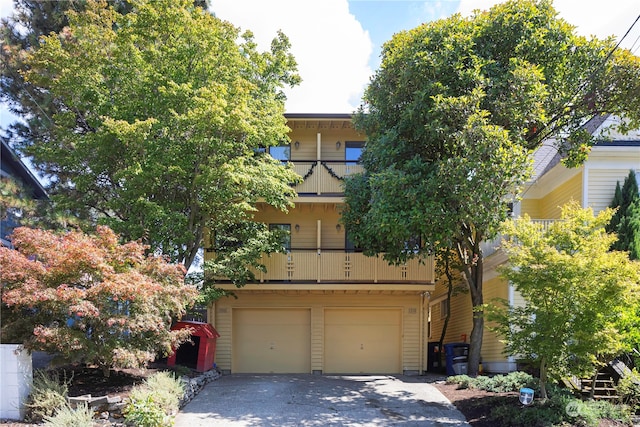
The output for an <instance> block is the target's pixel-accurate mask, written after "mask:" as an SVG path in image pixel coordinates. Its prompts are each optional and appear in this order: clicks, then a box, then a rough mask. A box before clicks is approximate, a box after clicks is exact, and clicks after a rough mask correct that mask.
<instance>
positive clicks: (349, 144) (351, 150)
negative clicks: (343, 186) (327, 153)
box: [344, 141, 364, 164]
mask: <svg viewBox="0 0 640 427" xmlns="http://www.w3.org/2000/svg"><path fill="white" fill-rule="evenodd" d="M363 148H364V141H346V142H345V149H344V159H345V160H346V161H347V164H356V163H358V162H359V161H360V157H361V156H362V149H363Z"/></svg>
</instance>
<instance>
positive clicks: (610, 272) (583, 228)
mask: <svg viewBox="0 0 640 427" xmlns="http://www.w3.org/2000/svg"><path fill="white" fill-rule="evenodd" d="M612 214H613V212H612V211H611V210H605V211H602V212H601V213H600V214H599V215H598V216H594V215H593V212H592V210H591V209H581V208H580V206H579V205H578V204H577V203H575V202H574V203H570V204H568V205H566V206H565V207H564V208H563V209H562V219H561V220H559V221H556V222H554V223H553V224H551V225H550V226H549V228H548V229H547V230H544V229H543V228H542V226H541V225H540V224H538V223H535V222H532V221H530V220H529V218H528V217H525V218H524V219H522V220H517V221H510V222H507V223H505V230H504V231H505V235H507V236H509V237H508V238H507V239H505V240H504V241H503V245H502V247H503V249H504V250H505V251H506V253H507V255H508V257H509V262H508V264H507V265H506V266H504V267H503V268H502V269H501V273H502V274H503V275H504V277H505V278H506V279H508V280H509V282H510V283H512V284H513V286H514V287H515V289H516V290H517V291H518V292H520V294H521V295H522V296H523V298H524V299H525V300H526V301H527V304H526V305H524V306H522V307H509V306H506V305H494V306H493V307H492V308H491V310H490V312H489V314H490V316H489V319H490V320H494V321H496V322H497V324H498V326H497V327H496V331H497V332H498V333H499V334H500V335H501V336H502V337H503V338H504V340H505V352H506V353H507V354H518V355H519V356H520V357H522V358H525V359H528V360H532V361H533V362H534V363H536V364H538V365H539V367H540V381H541V392H542V396H543V397H545V393H546V391H545V385H546V382H547V374H548V375H549V376H550V377H552V378H560V377H562V376H564V375H578V376H580V375H584V374H587V373H590V372H591V371H592V370H593V367H594V365H595V366H601V365H602V364H604V363H606V362H608V361H610V360H611V359H612V358H613V357H615V356H616V355H618V354H620V353H621V352H623V351H625V350H629V349H630V348H631V347H632V346H633V345H634V341H635V338H636V337H635V336H636V334H637V332H632V331H633V329H634V328H633V327H632V326H631V325H633V324H635V325H637V313H638V286H639V284H640V264H639V263H637V262H634V261H630V260H629V258H628V257H627V255H626V253H624V252H611V251H609V250H608V249H609V247H610V245H611V243H612V242H613V240H614V239H615V236H612V235H610V234H608V233H607V232H606V231H605V225H606V224H607V223H608V222H609V220H610V218H611V215H612Z"/></svg>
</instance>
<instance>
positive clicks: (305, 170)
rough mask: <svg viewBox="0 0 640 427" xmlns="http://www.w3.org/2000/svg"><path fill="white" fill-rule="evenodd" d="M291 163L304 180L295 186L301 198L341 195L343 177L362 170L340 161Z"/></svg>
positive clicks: (357, 166) (297, 161)
mask: <svg viewBox="0 0 640 427" xmlns="http://www.w3.org/2000/svg"><path fill="white" fill-rule="evenodd" d="M292 163H293V169H294V170H295V171H296V173H297V174H298V175H300V176H302V177H303V178H304V181H303V182H301V183H300V184H298V185H296V186H295V189H296V191H297V192H298V194H299V195H301V196H304V195H317V196H320V195H336V194H342V193H344V190H343V188H342V181H343V180H344V177H345V176H348V175H352V174H354V173H358V172H362V171H363V170H364V168H363V167H362V165H360V164H356V163H354V162H346V161H340V160H317V161H315V160H312V161H301V160H296V161H294V162H292Z"/></svg>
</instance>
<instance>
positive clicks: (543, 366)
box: [540, 358, 547, 400]
mask: <svg viewBox="0 0 640 427" xmlns="http://www.w3.org/2000/svg"><path fill="white" fill-rule="evenodd" d="M540 398H541V399H542V400H547V361H546V360H545V359H544V358H542V360H541V361H540Z"/></svg>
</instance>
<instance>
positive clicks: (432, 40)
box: [344, 0, 640, 374]
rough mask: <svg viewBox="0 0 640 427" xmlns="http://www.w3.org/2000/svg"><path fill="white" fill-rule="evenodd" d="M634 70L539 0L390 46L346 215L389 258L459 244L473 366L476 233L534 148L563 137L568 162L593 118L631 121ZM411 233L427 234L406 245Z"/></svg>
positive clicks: (494, 222) (478, 267)
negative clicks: (412, 247) (416, 246)
mask: <svg viewBox="0 0 640 427" xmlns="http://www.w3.org/2000/svg"><path fill="white" fill-rule="evenodd" d="M638 73H640V61H639V60H638V58H637V57H635V56H633V55H632V54H631V53H630V52H628V51H622V50H614V43H613V40H605V41H601V40H597V39H592V40H587V39H585V38H583V37H579V36H577V35H576V34H575V33H574V27H572V26H570V25H569V24H567V23H566V22H565V21H563V20H562V19H559V18H558V17H557V13H556V12H555V10H554V9H553V7H552V6H551V2H550V1H545V0H541V1H530V0H529V1H527V0H522V1H508V2H505V3H503V4H500V5H497V6H495V7H493V8H492V9H491V10H489V11H487V12H481V11H478V12H476V13H475V14H474V15H473V16H471V17H470V18H463V17H462V16H460V15H454V16H452V17H450V18H447V19H443V20H439V21H435V22H431V23H426V24H423V25H421V26H419V27H417V28H414V29H412V30H410V31H404V32H400V33H398V34H396V35H395V36H394V37H393V38H392V39H391V40H390V41H388V42H387V43H386V44H385V45H384V47H383V52H382V64H381V67H380V69H379V70H378V71H377V72H376V74H375V76H374V77H373V79H372V81H371V83H370V84H369V86H368V87H367V89H366V91H365V95H364V103H363V105H362V106H361V108H360V110H359V112H358V114H357V115H356V118H355V123H356V126H357V128H358V129H359V130H361V131H363V132H364V133H366V134H367V136H368V140H367V144H366V146H365V148H364V152H363V154H362V159H363V163H364V166H365V170H366V172H364V173H363V174H362V175H357V176H354V177H353V178H351V179H350V180H349V181H348V182H347V183H346V186H345V192H346V204H347V207H346V209H345V215H344V222H345V224H346V226H347V228H348V229H349V232H350V235H353V236H354V240H356V242H357V243H358V244H359V245H360V246H361V247H364V248H367V251H368V253H369V254H374V253H382V252H384V253H385V258H386V259H388V260H390V261H392V262H399V261H402V260H403V259H405V258H407V257H413V256H426V255H429V254H431V253H432V251H433V249H434V247H435V246H440V247H444V248H452V249H455V250H456V251H457V252H458V257H459V261H460V265H461V268H462V272H463V274H464V276H465V277H466V280H467V282H468V285H469V291H470V292H469V294H470V298H471V301H472V305H473V310H474V311H473V329H472V331H471V334H470V339H471V346H470V352H469V372H470V373H471V374H476V373H477V369H478V364H479V360H480V351H481V347H482V336H483V330H484V320H483V313H482V310H483V304H484V299H483V291H482V270H483V254H482V249H481V243H482V242H483V241H484V240H487V239H490V238H492V237H493V236H495V234H496V232H497V230H498V228H499V225H500V223H501V222H502V220H504V219H505V218H506V216H507V204H508V202H510V201H513V200H514V199H517V195H518V194H519V191H520V190H521V188H522V185H523V183H524V182H525V181H526V179H527V178H528V176H529V171H530V168H529V160H528V159H529V155H530V153H531V151H532V150H534V149H535V148H537V147H538V146H539V145H540V144H541V143H542V141H544V140H546V139H547V137H549V136H556V137H557V138H556V141H557V142H558V148H559V149H560V151H561V153H563V154H564V155H565V160H564V161H565V163H566V164H567V165H569V166H573V165H576V164H579V163H580V162H581V161H583V160H584V159H585V158H586V156H587V155H588V152H589V148H590V146H591V145H592V143H593V141H592V139H591V135H590V134H589V133H588V132H587V131H586V130H585V129H584V127H583V125H584V123H585V121H586V120H588V119H589V118H591V117H594V116H596V115H598V114H601V113H603V112H617V113H623V112H628V113H629V114H627V116H626V117H627V119H628V122H627V123H626V124H625V125H624V126H622V127H624V128H626V127H628V126H634V125H637V124H638V118H639V112H640V109H638V103H639V102H640V97H638V96H637V94H638V93H639V89H638V82H639V81H640V80H639V79H637V78H636V77H632V76H637V75H638ZM627 101H628V102H629V103H630V104H629V103H628V102H627ZM623 130H626V129H623ZM412 236H419V237H420V238H421V240H422V241H423V242H427V244H425V245H424V246H423V247H422V249H421V250H420V251H406V249H405V246H404V244H403V242H405V241H407V240H409V239H410V238H411V237H412Z"/></svg>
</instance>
